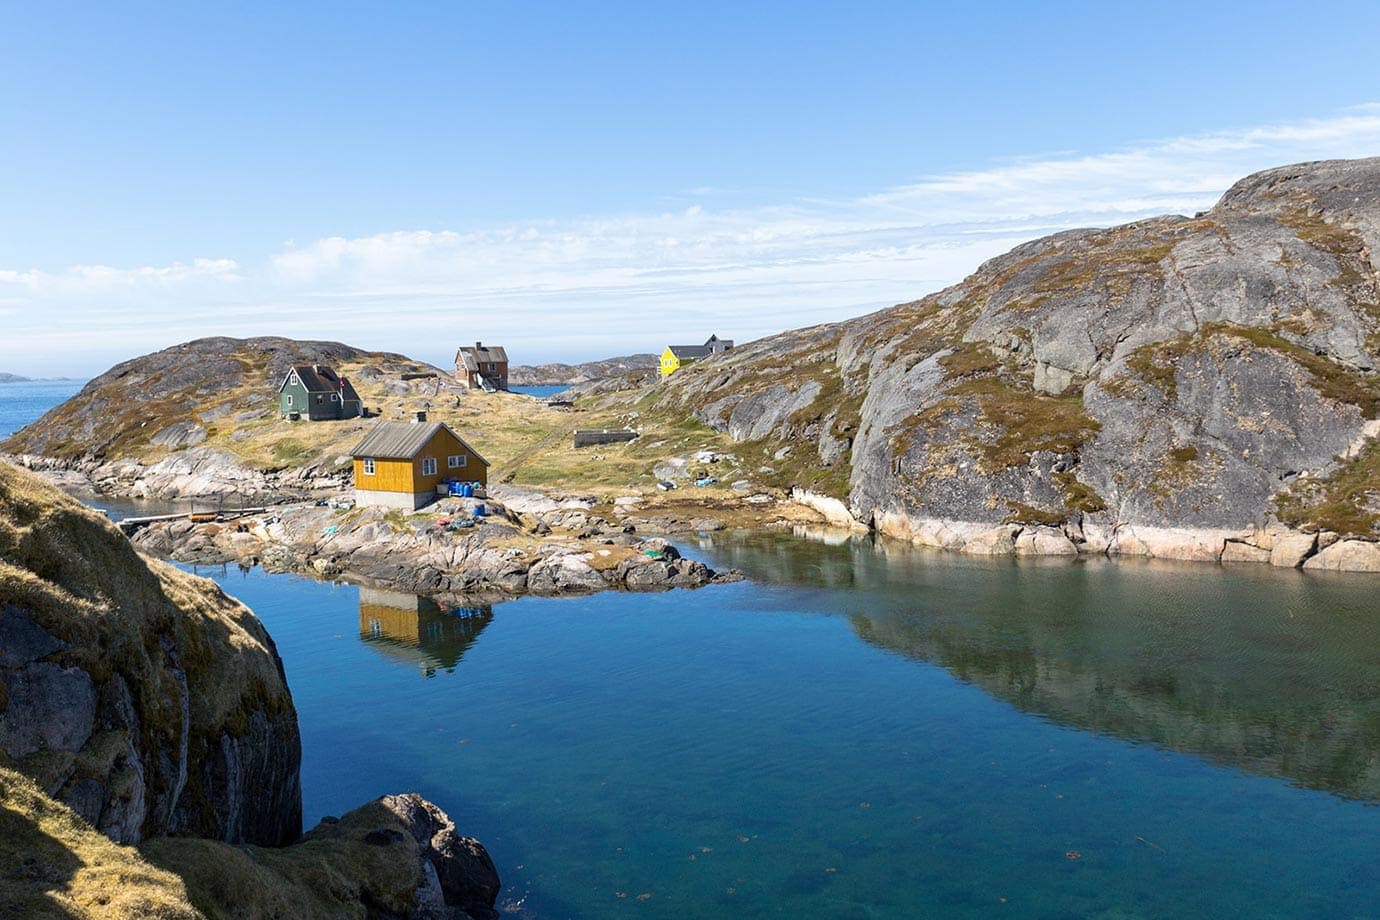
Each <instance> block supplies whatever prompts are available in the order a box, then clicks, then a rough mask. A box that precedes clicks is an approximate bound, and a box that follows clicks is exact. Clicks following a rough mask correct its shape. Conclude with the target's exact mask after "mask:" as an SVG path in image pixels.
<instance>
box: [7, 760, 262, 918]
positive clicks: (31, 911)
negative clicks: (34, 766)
mask: <svg viewBox="0 0 1380 920" xmlns="http://www.w3.org/2000/svg"><path fill="white" fill-rule="evenodd" d="M218 846H221V849H222V850H225V851H231V852H233V851H232V850H231V848H230V847H225V846H223V845H218ZM0 916H2V917H7V918H8V917H14V918H21V917H22V918H25V920H46V918H52V920H86V918H90V920H126V918H128V920H194V918H200V917H202V914H201V913H200V912H198V911H197V910H196V909H195V908H194V907H193V906H192V903H191V901H190V899H189V898H188V896H187V889H186V886H185V885H184V884H183V882H182V879H180V878H179V877H178V876H177V875H175V874H174V873H172V872H169V871H167V870H166V869H160V868H158V867H156V866H153V865H150V864H149V863H148V862H146V861H145V860H144V859H143V857H142V856H141V855H140V853H139V851H138V850H136V849H134V848H133V847H127V846H120V845H119V844H116V843H113V842H112V841H111V840H110V839H109V838H107V837H106V836H105V835H103V834H101V833H99V832H97V831H95V830H93V829H92V828H91V826H90V825H88V824H87V823H86V822H85V821H83V820H82V819H81V818H79V817H78V816H77V815H76V814H75V813H73V812H72V811H71V809H69V808H67V807H66V806H64V805H60V804H58V803H57V802H54V801H53V800H52V799H49V798H48V797H47V796H45V795H44V794H43V793H42V791H41V790H40V789H39V788H38V786H36V785H35V784H34V783H33V782H32V781H31V780H30V779H28V778H27V777H25V776H22V775H20V774H18V773H16V772H14V771H13V770H9V769H6V768H4V767H0ZM284 916H288V915H284Z"/></svg>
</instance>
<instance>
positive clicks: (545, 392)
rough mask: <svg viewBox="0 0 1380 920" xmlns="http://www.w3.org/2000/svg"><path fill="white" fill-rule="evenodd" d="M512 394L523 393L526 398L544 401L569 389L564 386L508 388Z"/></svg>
mask: <svg viewBox="0 0 1380 920" xmlns="http://www.w3.org/2000/svg"><path fill="white" fill-rule="evenodd" d="M509 389H511V390H512V391H513V392H514V393H523V394H525V395H527V396H535V397H536V398H537V399H546V398H547V397H548V396H554V395H556V394H557V393H560V392H562V391H564V390H568V389H570V387H568V386H565V385H558V386H531V387H509Z"/></svg>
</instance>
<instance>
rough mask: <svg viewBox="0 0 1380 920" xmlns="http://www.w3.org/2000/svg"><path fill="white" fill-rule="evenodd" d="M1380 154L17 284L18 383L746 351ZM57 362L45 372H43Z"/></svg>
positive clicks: (1150, 167)
mask: <svg viewBox="0 0 1380 920" xmlns="http://www.w3.org/2000/svg"><path fill="white" fill-rule="evenodd" d="M1376 151H1380V105H1368V106H1363V107H1359V108H1355V109H1350V110H1347V111H1345V112H1343V113H1341V114H1339V115H1337V116H1335V117H1332V118H1327V119H1314V120H1308V121H1300V122H1294V123H1288V124H1280V125H1265V126H1254V127H1248V128H1244V129H1241V130H1235V131H1221V132H1214V133H1210V134H1203V135H1195V136H1189V137H1180V138H1171V139H1167V140H1163V141H1158V142H1153V143H1145V144H1141V145H1138V146H1135V147H1131V148H1127V149H1124V150H1116V151H1108V152H1103V153H1099V154H1082V155H1080V154H1077V153H1061V154H1058V155H1047V156H1043V157H1039V158H1032V159H1029V160H1023V161H1018V162H1012V163H1006V164H1000V165H995V166H991V167H988V168H983V169H974V170H968V171H963V172H956V173H951V174H948V175H941V176H932V177H927V178H924V179H922V180H921V181H918V182H913V183H909V184H906V185H903V186H897V187H893V188H887V189H882V190H879V191H878V192H876V193H875V194H871V195H867V196H864V197H861V198H856V199H849V200H830V199H818V198H813V199H799V200H793V201H785V202H781V203H779V204H777V205H775V206H770V207H757V208H750V209H736V210H716V209H715V208H713V207H712V206H710V205H706V204H703V203H701V204H696V205H694V206H692V207H689V208H685V209H683V210H677V211H659V212H657V211H649V212H647V213H640V214H638V213H634V214H610V215H600V216H589V217H586V218H583V219H576V220H561V221H555V220H528V221H520V222H514V223H512V224H509V225H503V226H494V227H489V228H485V229H481V230H476V231H468V232H463V233H461V232H455V231H449V230H440V231H429V230H399V231H396V232H391V233H382V234H377V235H374V236H368V237H360V238H345V237H329V238H326V239H321V240H317V241H315V242H311V243H308V244H306V245H301V246H299V245H296V244H291V243H289V244H284V246H283V247H282V248H281V250H280V251H279V252H277V253H276V254H274V255H273V256H271V257H270V258H269V259H267V260H266V261H264V262H263V263H261V264H256V265H242V264H240V263H239V262H237V261H236V260H234V259H228V258H220V259H197V260H195V261H194V262H192V263H191V264H182V263H175V264H172V265H167V266H143V267H135V268H115V267H110V266H104V265H81V266H73V267H71V268H69V269H67V270H65V271H61V272H53V273H47V272H42V271H36V270H24V269H20V268H16V267H8V268H0V304H4V305H5V309H6V312H8V313H9V314H11V315H8V316H6V333H7V334H6V335H5V337H4V339H3V340H0V370H8V371H15V372H20V373H24V372H30V371H31V372H35V373H38V372H42V373H52V372H54V371H53V357H54V356H55V355H60V356H62V360H61V362H60V363H61V368H60V371H61V372H68V373H80V372H88V373H90V372H95V371H99V370H101V369H103V368H104V367H105V366H107V365H109V364H111V363H113V362H114V361H115V360H118V359H120V358H123V357H128V356H129V355H131V354H135V353H139V352H142V351H147V350H150V349H153V348H157V347H163V346H165V345H168V344H172V343H174V342H177V341H181V340H184V339H188V338H193V337H197V336H201V335H213V334H220V335H264V334H277V335H292V336H299V337H317V338H320V337H328V338H334V339H341V340H344V341H348V342H351V343H353V344H357V345H362V346H366V347H374V348H386V349H390V350H398V351H405V352H408V353H410V354H414V355H416V356H417V357H421V358H424V359H427V360H431V361H435V362H444V361H446V360H447V359H448V358H449V356H450V354H451V353H452V351H453V348H454V345H455V344H456V343H458V342H459V341H461V340H469V339H473V338H482V339H485V340H488V341H504V342H506V343H508V344H509V345H510V346H511V351H512V352H513V353H514V355H515V356H516V357H517V359H518V360H519V361H526V360H533V361H535V360H548V359H554V358H595V357H605V356H608V355H612V354H617V353H623V352H628V351H650V350H656V349H658V348H660V346H661V345H663V344H665V342H666V341H667V340H668V339H677V340H682V339H683V340H686V341H692V340H695V339H697V338H703V337H704V336H706V335H708V334H709V333H710V332H718V333H719V334H721V335H725V336H732V337H734V338H737V339H739V340H744V339H748V338H753V337H756V336H760V335H764V334H768V333H771V332H775V331H778V330H781V329H784V328H790V327H793V326H800V325H806V324H810V323H816V322H823V321H826V320H832V319H841V318H844V317H846V316H850V315H856V314H858V313H862V312H865V311H867V310H871V309H875V308H877V307H880V306H885V305H887V304H891V303H896V302H900V301H904V300H911V299H914V298H917V297H919V296H921V295H923V294H925V293H928V292H929V291H932V290H935V289H937V288H939V287H941V286H943V285H945V284H949V283H952V282H954V281H957V280H959V279H960V278H961V277H962V276H963V275H965V274H966V273H968V272H969V271H971V270H972V269H973V268H975V267H976V266H977V264H978V263H979V262H981V261H982V260H983V259H985V258H988V257H990V256H993V255H996V254H998V253H1000V252H1003V251H1005V250H1006V249H1008V248H1010V247H1011V246H1013V245H1015V244H1016V243H1018V242H1021V241H1024V240H1027V239H1031V238H1033V237H1036V236H1040V235H1043V234H1045V233H1050V232H1053V231H1056V230H1060V229H1066V228H1069V227H1075V226H1105V225H1110V224H1115V223H1121V222H1124V221H1128V220H1135V219H1138V218H1142V217H1146V216H1150V215H1153V214H1159V213H1164V212H1179V213H1191V212H1194V211H1197V210H1201V209H1203V208H1206V207H1209V206H1210V205H1211V204H1212V202H1213V201H1214V200H1215V199H1216V198H1217V197H1218V196H1219V195H1220V194H1221V193H1222V192H1223V191H1225V190H1226V188H1227V187H1228V186H1229V185H1230V184H1231V183H1232V182H1234V181H1235V180H1236V179H1239V178H1241V177H1242V176H1244V175H1246V174H1248V173H1250V172H1253V171H1256V170H1258V169H1262V168H1266V167H1270V166H1276V165H1281V164H1285V163H1291V162H1297V161H1300V160H1309V159H1321V158H1331V157H1355V156H1365V155H1367V154H1372V153H1375V152H1376ZM40 363H41V365H42V366H41V367H40Z"/></svg>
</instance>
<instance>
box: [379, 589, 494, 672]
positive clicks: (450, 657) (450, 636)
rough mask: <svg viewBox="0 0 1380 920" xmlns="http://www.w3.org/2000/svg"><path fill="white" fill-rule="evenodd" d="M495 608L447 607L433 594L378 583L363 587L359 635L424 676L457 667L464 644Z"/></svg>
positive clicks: (474, 636) (466, 645) (480, 629)
mask: <svg viewBox="0 0 1380 920" xmlns="http://www.w3.org/2000/svg"><path fill="white" fill-rule="evenodd" d="M493 618H494V614H493V608H492V607H490V606H487V605H486V606H482V607H456V608H453V609H447V608H444V607H441V606H440V605H438V604H437V603H436V602H435V601H433V600H432V599H431V598H427V597H417V596H416V595H413V594H400V593H398V592H396V591H381V590H378V589H376V588H360V589H359V638H360V640H361V641H363V642H364V643H365V644H366V645H368V646H369V647H370V648H372V649H374V650H375V651H377V652H378V653H379V654H381V655H384V656H385V657H388V658H391V659H393V660H395V661H397V662H399V663H401V664H408V665H412V666H415V667H416V668H417V669H418V670H419V671H420V672H421V673H422V676H423V677H433V676H435V674H436V672H437V671H438V670H445V671H447V672H453V671H454V670H455V666H456V665H458V664H459V663H460V659H461V658H462V657H463V656H464V654H465V650H466V649H468V648H469V647H470V646H471V645H473V644H474V640H475V639H477V638H479V634H480V633H481V632H483V631H484V627H485V626H488V625H489V622H490V621H491V620H493Z"/></svg>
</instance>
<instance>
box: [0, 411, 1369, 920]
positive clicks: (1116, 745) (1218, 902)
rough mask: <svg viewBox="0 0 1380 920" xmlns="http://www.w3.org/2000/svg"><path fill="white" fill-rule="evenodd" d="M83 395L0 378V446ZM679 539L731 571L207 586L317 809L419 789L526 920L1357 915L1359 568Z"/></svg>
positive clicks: (1365, 767)
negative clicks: (442, 593)
mask: <svg viewBox="0 0 1380 920" xmlns="http://www.w3.org/2000/svg"><path fill="white" fill-rule="evenodd" d="M78 386H79V385H78V384H7V385H4V386H3V387H0V433H3V432H6V431H10V430H14V429H17V428H18V427H20V426H22V425H23V424H26V423H28V422H29V421H32V420H33V419H34V418H36V417H37V416H38V415H39V414H41V413H42V412H43V411H45V410H46V409H47V408H50V407H51V406H52V405H54V404H56V403H57V402H59V401H60V400H61V399H63V398H65V397H66V396H67V395H70V393H72V392H74V391H75V390H76V388H77V387H78ZM117 510H119V509H117ZM688 548H690V549H696V548H695V547H688ZM697 551H698V552H699V553H700V554H701V555H702V556H704V557H705V558H706V559H708V560H709V561H711V562H713V563H715V564H719V565H736V566H738V567H740V568H742V569H743V570H744V571H746V572H747V573H748V574H749V575H750V576H751V577H750V580H748V581H746V582H743V583H740V584H736V585H727V586H721V587H713V588H707V589H704V590H700V591H695V592H683V591H676V592H671V593H668V594H657V595H631V594H601V595H598V596H595V597H592V598H583V599H563V600H548V599H538V598H525V599H522V600H517V601H511V602H508V603H504V604H500V605H496V606H492V607H476V608H471V609H464V610H451V609H442V608H440V607H437V606H436V605H435V604H432V603H430V602H428V601H425V600H422V599H418V598H413V597H410V596H405V595H397V594H389V593H384V592H370V591H367V590H365V591H361V589H358V588H354V587H348V586H333V585H329V584H322V583H318V582H312V581H307V580H304V579H300V578H296V577H292V576H284V575H268V574H265V573H263V572H261V571H258V570H255V571H251V572H248V573H241V572H238V571H236V570H234V569H233V568H232V569H231V570H229V572H226V571H223V570H213V571H204V572H203V573H204V574H210V575H212V576H213V577H216V578H217V580H219V581H220V582H221V583H222V584H223V585H224V586H225V587H226V588H227V589H228V590H229V591H231V592H232V593H234V594H236V595H238V596H239V597H241V598H243V599H244V600H245V601H246V602H248V603H249V604H250V606H252V607H253V608H254V609H255V610H256V611H257V612H258V614H259V615H260V616H261V617H262V618H263V619H264V621H265V622H266V623H267V625H268V627H269V629H270V630H271V631H272V633H273V635H274V637H275V639H276V641H277V644H278V648H279V650H280V651H281V653H282V655H283V659H284V662H285V665H286V669H287V674H288V680H289V683H290V684H291V687H292V691H293V696H294V698H295V700H296V702H297V708H298V712H299V715H300V719H301V727H302V736H303V746H304V760H303V789H304V794H305V797H306V811H307V820H308V822H309V823H314V822H315V821H316V820H317V819H318V818H320V817H321V816H323V815H327V814H338V813H340V812H343V811H345V810H348V809H349V808H352V807H354V806H355V805H358V804H359V803H361V802H363V801H366V800H368V799H370V798H372V797H374V796H377V795H379V794H381V793H383V792H386V791H404V790H417V791H420V792H421V793H423V794H424V795H426V796H427V797H429V798H431V799H433V800H435V801H436V802H438V803H439V804H440V805H441V806H442V807H444V808H445V809H446V810H447V811H449V812H450V814H451V815H452V817H454V818H455V819H456V822H457V824H458V825H459V826H460V828H461V829H462V831H463V832H465V833H470V834H474V835H476V836H478V837H479V838H480V839H482V840H483V841H484V842H485V844H486V845H487V846H488V848H489V850H490V852H491V853H492V854H493V856H494V859H495V861H496V862H497V864H498V867H499V871H500V873H501V874H502V876H503V879H504V883H505V890H504V892H503V895H502V898H501V903H502V904H503V905H504V906H506V909H508V910H509V911H510V912H511V913H512V914H513V915H514V916H519V917H525V918H543V920H544V918H563V917H571V918H576V917H578V918H603V917H624V916H626V917H637V918H684V917H704V918H720V917H721V918H745V917H759V916H782V917H806V916H808V917H829V918H883V917H885V918H912V917H968V916H993V915H998V916H1000V915H1003V914H1005V915H1009V916H1012V917H1022V918H1025V917H1049V918H1055V917H1060V918H1063V917H1101V918H1132V917H1280V918H1284V917H1290V918H1292V917H1328V918H1333V917H1374V916H1377V914H1380V911H1377V906H1376V905H1377V904H1380V862H1377V860H1376V859H1375V856H1376V853H1377V852H1380V808H1377V807H1376V805H1377V803H1380V590H1377V587H1378V586H1377V583H1376V582H1375V580H1374V579H1372V578H1370V577H1367V576H1330V577H1312V576H1308V575H1305V574H1303V573H1301V572H1295V571H1287V572H1279V571H1274V570H1268V569H1264V568H1261V567H1255V566H1245V567H1241V568H1219V567H1216V566H1178V567H1174V566H1158V565H1151V564H1140V565H1138V564H1135V563H1109V562H1105V561H1103V562H1097V561H1093V562H1081V563H1077V564H1067V563H1064V562H1060V561H1056V562H1039V561H1034V562H1031V561H1024V562H1021V563H1016V562H1014V561H996V562H991V561H977V560H967V559H962V558H959V557H954V556H946V555H940V554H927V553H923V552H920V551H915V550H910V549H908V548H905V547H899V546H896V545H892V544H883V545H881V546H879V547H874V546H873V545H872V544H871V543H869V542H865V541H864V542H856V541H853V542H848V543H844V544H842V545H837V546H826V545H823V544H820V543H811V542H807V541H803V540H800V539H794V538H789V537H756V538H751V539H733V538H724V539H722V540H720V541H719V542H717V543H705V544H703V545H701V546H700V547H698V548H697Z"/></svg>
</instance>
